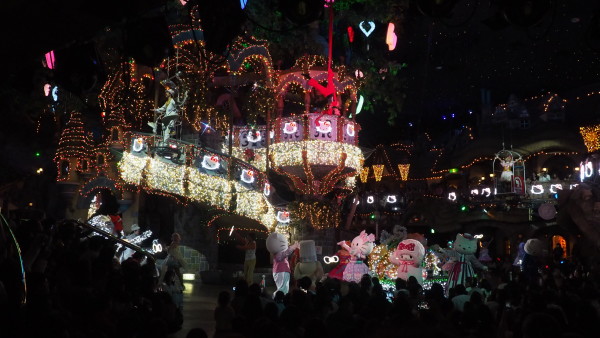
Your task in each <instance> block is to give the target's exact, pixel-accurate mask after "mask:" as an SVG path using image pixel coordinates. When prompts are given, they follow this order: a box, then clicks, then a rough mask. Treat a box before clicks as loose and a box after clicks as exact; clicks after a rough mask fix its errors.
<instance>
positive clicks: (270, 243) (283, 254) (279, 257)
mask: <svg viewBox="0 0 600 338" xmlns="http://www.w3.org/2000/svg"><path fill="white" fill-rule="evenodd" d="M266 245H267V250H268V251H269V252H270V253H271V255H272V256H273V280H275V285H276V286H277V290H276V291H275V292H274V293H273V295H275V293H277V291H282V292H283V293H284V294H287V293H288V292H289V290H290V273H291V270H290V262H289V261H288V257H289V256H290V255H291V254H292V253H293V252H294V250H296V249H297V248H298V246H299V244H298V243H297V242H296V243H294V244H292V245H291V246H290V245H289V244H288V240H287V239H286V238H285V236H284V235H282V234H280V233H277V232H272V233H271V234H269V236H268V237H267V241H266Z"/></svg>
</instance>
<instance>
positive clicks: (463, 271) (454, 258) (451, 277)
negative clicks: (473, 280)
mask: <svg viewBox="0 0 600 338" xmlns="http://www.w3.org/2000/svg"><path fill="white" fill-rule="evenodd" d="M440 250H441V252H442V253H443V254H444V255H446V256H447V257H448V258H449V260H448V262H447V263H446V264H444V266H443V267H442V269H444V270H446V271H448V283H447V284H446V294H448V291H449V290H450V289H451V288H453V287H456V286H457V285H459V284H462V285H466V282H467V279H468V278H470V277H474V276H475V271H474V270H473V267H475V268H477V269H481V270H484V271H487V266H485V265H483V264H482V263H481V262H480V261H479V260H478V259H477V257H475V252H476V251H477V238H475V237H474V236H473V235H471V234H468V233H464V234H457V235H456V240H455V241H454V245H453V249H440Z"/></svg>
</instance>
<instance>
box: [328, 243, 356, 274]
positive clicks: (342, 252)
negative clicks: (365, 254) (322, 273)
mask: <svg viewBox="0 0 600 338" xmlns="http://www.w3.org/2000/svg"><path fill="white" fill-rule="evenodd" d="M345 244H346V246H347V247H350V245H351V244H350V242H349V241H345ZM336 255H337V256H338V259H339V262H338V265H336V266H335V268H333V269H331V271H329V273H328V274H327V277H329V278H335V279H340V280H343V279H344V270H345V269H346V265H348V263H350V259H351V258H352V256H351V255H350V253H349V252H348V250H346V249H344V248H340V249H339V250H338V252H337V253H336Z"/></svg>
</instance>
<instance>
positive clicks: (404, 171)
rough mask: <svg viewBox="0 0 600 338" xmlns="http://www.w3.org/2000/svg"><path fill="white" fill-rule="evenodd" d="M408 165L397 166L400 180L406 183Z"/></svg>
mask: <svg viewBox="0 0 600 338" xmlns="http://www.w3.org/2000/svg"><path fill="white" fill-rule="evenodd" d="M409 169H410V164H398V171H399V172H400V179H401V180H403V181H406V180H407V179H408V170H409Z"/></svg>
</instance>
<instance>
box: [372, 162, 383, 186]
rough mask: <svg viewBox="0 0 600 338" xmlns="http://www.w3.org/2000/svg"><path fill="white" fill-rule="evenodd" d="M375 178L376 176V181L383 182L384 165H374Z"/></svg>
mask: <svg viewBox="0 0 600 338" xmlns="http://www.w3.org/2000/svg"><path fill="white" fill-rule="evenodd" d="M373 176H375V181H376V182H379V181H381V176H383V164H373Z"/></svg>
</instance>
